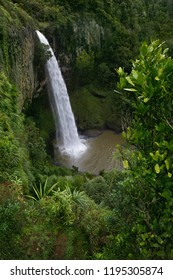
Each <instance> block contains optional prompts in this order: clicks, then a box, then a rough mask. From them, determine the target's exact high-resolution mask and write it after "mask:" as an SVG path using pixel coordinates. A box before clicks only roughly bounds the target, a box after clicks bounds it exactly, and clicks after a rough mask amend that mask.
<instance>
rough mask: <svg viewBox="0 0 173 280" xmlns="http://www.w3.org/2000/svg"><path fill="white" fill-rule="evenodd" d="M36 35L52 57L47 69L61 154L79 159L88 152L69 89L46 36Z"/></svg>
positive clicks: (38, 33) (39, 33)
mask: <svg viewBox="0 0 173 280" xmlns="http://www.w3.org/2000/svg"><path fill="white" fill-rule="evenodd" d="M36 33H37V35H38V37H39V40H40V42H41V43H42V44H44V45H46V46H48V50H49V51H50V52H51V55H52V56H51V58H49V59H48V61H47V62H46V65H45V69H46V76H47V82H48V88H49V99H50V104H51V108H52V111H53V115H54V120H55V128H56V141H57V142H58V146H59V150H60V152H61V153H63V154H67V155H70V156H73V157H77V156H78V155H80V154H81V153H82V152H84V151H85V150H86V145H85V144H84V143H82V141H81V139H80V138H79V135H78V131H77V127H76V124H75V120H74V115H73V112H72V109H71V105H70V101H69V96H68V93H67V88H66V85H65V82H64V79H63V77H62V74H61V71H60V68H59V65H58V62H57V59H56V57H55V55H54V52H53V50H52V48H51V47H50V45H49V42H48V41H47V39H46V38H45V36H44V35H43V34H42V33H41V32H39V31H36Z"/></svg>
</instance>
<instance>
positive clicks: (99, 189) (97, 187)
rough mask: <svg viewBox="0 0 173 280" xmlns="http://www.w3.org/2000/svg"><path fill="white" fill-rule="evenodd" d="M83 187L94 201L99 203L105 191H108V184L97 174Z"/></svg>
mask: <svg viewBox="0 0 173 280" xmlns="http://www.w3.org/2000/svg"><path fill="white" fill-rule="evenodd" d="M83 188H84V190H85V192H86V193H87V194H88V195H89V196H90V197H91V198H92V199H93V200H94V201H95V202H96V203H98V204H99V203H101V202H102V201H103V199H104V196H105V194H106V192H108V185H107V183H106V181H105V179H104V178H103V177H102V176H97V177H96V178H94V179H92V180H88V181H87V182H86V183H85V184H84V185H83Z"/></svg>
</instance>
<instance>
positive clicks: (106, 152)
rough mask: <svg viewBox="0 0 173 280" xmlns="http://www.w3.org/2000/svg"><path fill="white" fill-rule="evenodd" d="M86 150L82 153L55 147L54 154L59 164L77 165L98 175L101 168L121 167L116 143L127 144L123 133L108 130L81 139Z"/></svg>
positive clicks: (82, 169)
mask: <svg viewBox="0 0 173 280" xmlns="http://www.w3.org/2000/svg"><path fill="white" fill-rule="evenodd" d="M81 142H82V143H83V145H84V146H85V150H84V151H82V152H81V153H80V152H79V153H76V151H74V153H73V152H72V153H70V154H68V153H62V152H61V150H60V149H58V148H57V147H55V149H54V155H55V162H56V163H57V164H60V165H63V166H66V167H68V168H72V167H73V166H75V167H77V168H78V170H79V171H81V172H90V173H92V174H95V175H98V174H99V172H100V171H101V170H111V169H113V168H116V169H121V168H122V163H121V161H120V160H118V159H115V157H114V153H115V150H116V144H120V145H122V146H123V145H125V140H124V139H123V138H122V136H121V134H116V133H115V132H113V131H110V130H106V131H103V132H102V133H100V134H99V135H98V136H97V137H90V138H87V139H83V140H81Z"/></svg>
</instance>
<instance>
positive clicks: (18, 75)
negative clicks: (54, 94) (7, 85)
mask: <svg viewBox="0 0 173 280" xmlns="http://www.w3.org/2000/svg"><path fill="white" fill-rule="evenodd" d="M7 4H8V5H7ZM34 36H35V34H34V31H33V28H32V20H31V18H30V17H29V16H28V15H27V14H26V15H25V13H24V12H23V11H22V13H21V10H19V9H17V8H16V7H15V6H14V5H12V4H10V3H7V2H5V1H0V70H1V71H4V72H5V73H6V75H7V76H8V77H9V78H10V80H11V82H12V83H13V84H15V85H16V87H17V89H18V91H19V92H21V95H20V100H19V102H20V107H21V108H22V106H23V103H24V100H25V99H26V98H28V99H32V94H33V91H34V84H35V82H34V69H33V60H34Z"/></svg>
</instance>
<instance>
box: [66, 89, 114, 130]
mask: <svg viewBox="0 0 173 280" xmlns="http://www.w3.org/2000/svg"><path fill="white" fill-rule="evenodd" d="M93 92H94V93H99V96H98V94H93ZM101 96H102V97H101ZM70 99H71V104H72V109H73V112H74V116H75V119H76V123H77V126H78V129H79V130H82V131H84V130H87V129H104V128H106V127H107V123H108V121H109V119H110V116H111V115H112V114H114V115H116V117H115V118H114V119H112V122H113V121H115V128H117V125H118V127H119V123H120V121H119V119H118V118H119V116H118V114H116V111H117V108H116V104H115V100H114V99H115V98H114V92H113V90H112V91H110V90H103V89H97V88H94V87H92V86H88V87H83V88H80V89H79V90H78V91H76V92H74V93H73V94H72V95H71V96H70ZM114 104H115V105H114Z"/></svg>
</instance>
